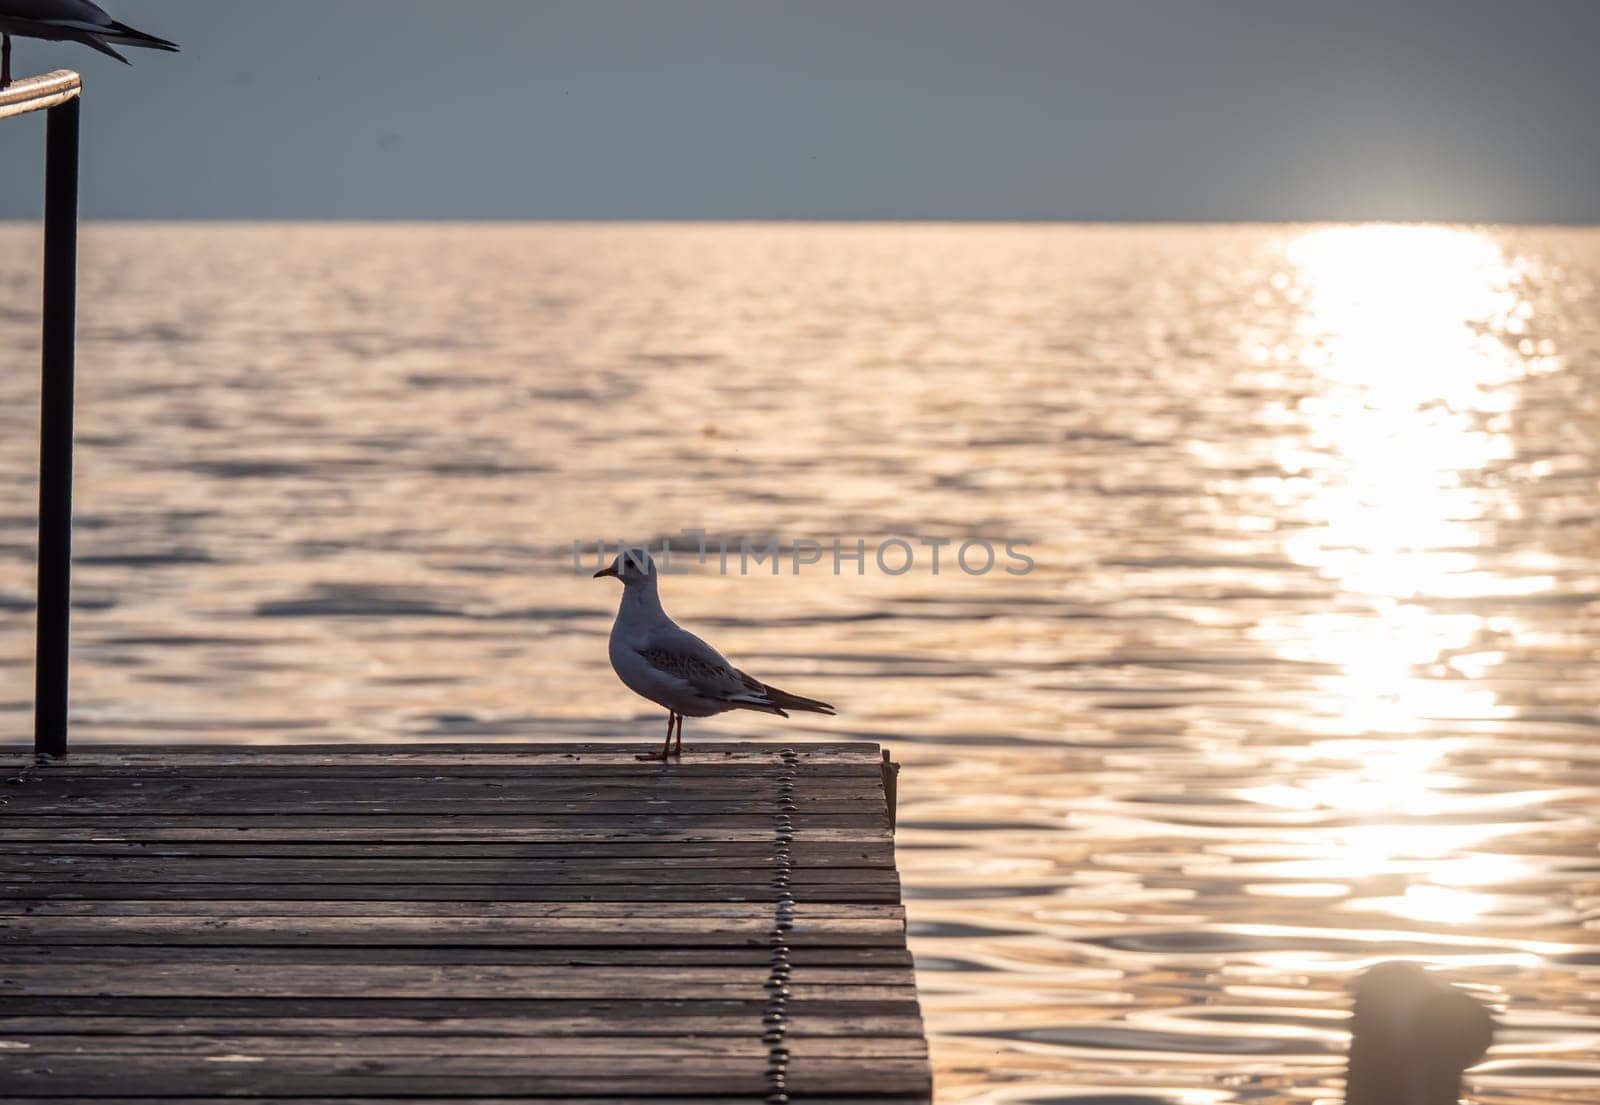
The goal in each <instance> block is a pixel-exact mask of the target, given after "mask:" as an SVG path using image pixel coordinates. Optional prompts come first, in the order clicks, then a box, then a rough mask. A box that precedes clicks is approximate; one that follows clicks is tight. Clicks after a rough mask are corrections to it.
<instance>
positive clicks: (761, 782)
mask: <svg viewBox="0 0 1600 1105" xmlns="http://www.w3.org/2000/svg"><path fill="white" fill-rule="evenodd" d="M780 790H790V791H793V793H794V794H795V795H796V797H797V800H798V799H805V798H812V799H821V798H831V799H840V798H848V799H853V800H857V801H866V800H871V799H873V798H878V797H881V795H882V793H883V786H882V780H881V779H878V780H873V779H860V780H856V779H812V778H808V777H805V776H801V777H798V778H795V779H793V780H785V779H781V778H776V777H774V778H770V779H741V778H738V777H736V776H730V777H727V778H717V779H683V778H679V777H677V776H666V777H664V778H659V779H651V778H636V779H606V778H603V777H601V778H594V777H585V778H581V779H573V780H557V779H548V778H517V777H507V778H500V779H454V778H448V777H444V776H423V777H413V776H406V777H404V778H357V777H352V776H349V775H346V774H345V773H343V772H328V773H327V774H325V775H322V776H319V777H317V778H268V777H263V776H260V775H251V776H244V775H240V776H237V777H232V778H215V779H214V778H204V777H200V776H197V775H192V774H185V775H181V776H175V777H170V778H169V777H161V778H148V777H147V778H143V779H134V778H117V777H110V776H94V777H68V776H61V775H55V774H53V773H52V774H49V775H43V776H39V777H37V778H34V779H30V780H26V781H23V782H20V783H11V784H10V785H7V786H6V787H5V788H4V796H5V798H6V800H7V802H8V803H9V804H11V805H16V804H18V803H21V804H23V805H27V804H28V803H29V802H30V801H31V800H34V799H41V798H47V799H50V800H53V801H65V800H76V799H81V800H89V799H102V798H105V797H108V796H109V797H123V796H127V797H131V798H138V799H142V800H152V801H153V800H159V799H164V798H167V797H170V796H172V795H181V796H183V797H185V798H188V799H196V800H199V799H206V798H215V799H218V800H228V801H231V800H233V799H236V798H239V797H254V796H257V795H263V794H265V795H271V796H274V797H278V798H280V799H282V800H284V801H285V802H290V801H292V802H293V803H294V804H295V807H296V808H299V806H300V804H301V803H302V802H317V801H338V800H344V799H349V798H352V797H355V798H359V799H361V800H362V801H403V800H406V799H421V800H425V801H429V802H444V801H456V802H462V801H470V802H473V803H479V802H489V803H503V802H506V801H512V800H515V801H541V802H555V801H560V800H563V799H573V800H589V801H615V802H651V803H654V804H662V803H665V802H674V801H687V800H696V801H707V802H710V801H722V800H729V799H752V800H753V799H759V800H761V801H766V802H770V801H773V800H775V799H776V798H777V796H778V792H779V791H780ZM223 808H227V807H223Z"/></svg>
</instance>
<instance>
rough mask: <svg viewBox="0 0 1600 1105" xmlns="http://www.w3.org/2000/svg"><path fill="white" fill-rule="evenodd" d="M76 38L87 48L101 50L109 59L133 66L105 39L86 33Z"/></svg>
mask: <svg viewBox="0 0 1600 1105" xmlns="http://www.w3.org/2000/svg"><path fill="white" fill-rule="evenodd" d="M74 37H76V38H77V40H78V41H79V42H81V43H83V44H84V45H85V46H92V47H94V49H96V50H99V51H100V52H101V53H102V54H105V55H106V56H107V57H113V58H116V59H117V60H118V61H120V62H121V63H122V64H123V65H131V64H133V63H132V62H130V61H129V60H128V59H127V58H125V57H123V56H122V55H121V54H119V53H117V52H116V51H115V50H113V49H112V48H111V47H110V46H109V45H108V44H107V43H106V41H105V39H103V38H101V37H100V36H99V35H97V34H93V35H92V34H88V33H84V34H82V35H77V36H74Z"/></svg>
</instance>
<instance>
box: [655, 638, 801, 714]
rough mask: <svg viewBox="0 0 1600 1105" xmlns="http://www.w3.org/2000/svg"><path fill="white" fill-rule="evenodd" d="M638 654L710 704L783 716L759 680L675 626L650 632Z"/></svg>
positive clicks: (657, 669)
mask: <svg viewBox="0 0 1600 1105" xmlns="http://www.w3.org/2000/svg"><path fill="white" fill-rule="evenodd" d="M635 651H637V652H638V653H639V655H640V656H641V657H642V658H643V659H644V661H645V663H647V664H649V665H650V666H651V667H652V668H654V669H655V670H656V671H657V672H660V673H661V674H663V675H666V676H670V677H672V678H674V679H677V680H680V681H681V682H682V683H683V684H684V686H685V687H687V688H688V689H689V690H690V691H691V692H692V693H693V694H695V695H696V696H698V697H700V698H703V699H706V700H707V701H709V702H721V703H725V704H726V705H727V706H728V707H729V708H730V709H735V708H742V709H746V710H762V711H765V712H766V713H771V714H781V713H783V711H782V710H781V709H780V708H779V707H778V705H777V703H775V702H774V701H773V700H772V696H771V695H770V694H768V693H767V688H766V687H765V686H764V685H763V684H762V683H761V681H760V680H759V679H754V678H752V677H750V676H748V675H746V674H745V673H744V672H742V671H740V670H739V669H738V668H736V667H734V666H733V665H732V664H730V663H728V661H727V660H725V659H723V657H722V654H721V653H720V652H718V651H717V650H716V649H714V648H712V647H711V646H710V645H708V644H706V643H705V642H704V641H702V640H701V639H700V638H699V637H696V636H695V635H694V634H693V633H690V632H688V631H687V630H685V629H680V628H679V627H678V626H676V625H666V626H662V627H660V628H658V629H653V630H651V631H650V633H649V634H647V635H646V637H645V639H644V641H643V642H641V643H640V645H639V646H638V647H637V648H636V649H635Z"/></svg>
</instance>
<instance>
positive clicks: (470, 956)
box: [0, 939, 912, 1015]
mask: <svg viewBox="0 0 1600 1105" xmlns="http://www.w3.org/2000/svg"><path fill="white" fill-rule="evenodd" d="M173 947H182V948H183V949H184V951H183V959H184V962H185V963H197V964H199V963H203V964H210V965H225V964H232V965H235V966H239V965H256V964H262V963H298V964H301V965H310V964H332V965H343V964H347V963H387V964H390V965H397V964H401V963H426V964H430V965H436V966H444V965H454V966H460V965H464V964H475V965H479V966H519V965H520V966H529V967H531V966H555V965H560V966H577V967H585V966H595V967H604V966H610V967H616V966H637V967H648V966H680V967H695V966H700V967H717V966H727V967H732V966H757V967H762V968H765V967H768V966H769V965H770V964H771V961H772V952H771V948H770V947H769V946H768V943H767V941H765V940H753V939H752V940H745V941H744V942H743V943H732V942H729V943H722V944H718V943H715V942H714V941H710V942H708V941H696V942H695V943H693V944H682V945H671V944H662V943H660V942H647V941H639V940H634V941H629V942H627V943H623V944H617V945H613V946H596V945H592V944H585V945H574V944H556V945H553V946H550V945H546V946H537V945H535V946H512V945H507V944H485V945H483V946H478V947H466V948H463V947H454V946H445V945H438V944H400V945H394V944H378V945H370V944H369V945H364V946H363V945H353V944H350V943H337V944H334V943H330V944H312V945H307V944H303V943H295V944H282V945H267V946H259V945H253V944H220V945H209V944H177V945H173V944H154V943H150V944H123V943H118V944H99V943H95V944H89V943H75V944H50V943H44V942H42V941H41V942H37V943H29V944H22V943H15V944H13V943H6V944H0V966H3V965H5V964H6V963H8V962H12V963H14V962H23V961H26V962H30V963H45V962H49V963H54V964H56V965H57V968H58V969H59V970H72V969H74V965H75V964H78V963H112V964H122V963H170V962H171V961H172V958H173V952H172V951H171V950H170V949H171V948H173ZM787 947H788V949H789V961H790V962H791V963H792V964H793V965H794V966H795V967H910V966H911V965H912V960H911V953H910V952H909V951H907V950H906V949H904V948H902V947H898V946H896V945H894V944H887V943H886V944H831V943H819V944H812V943H809V942H806V943H799V944H790V945H787ZM0 1015H3V1013H0Z"/></svg>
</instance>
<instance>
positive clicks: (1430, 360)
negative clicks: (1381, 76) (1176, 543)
mask: <svg viewBox="0 0 1600 1105" xmlns="http://www.w3.org/2000/svg"><path fill="white" fill-rule="evenodd" d="M1284 257H1285V260H1286V261H1287V264H1288V269H1289V271H1288V272H1287V273H1284V274H1280V277H1279V281H1278V286H1279V287H1280V290H1286V291H1287V292H1288V293H1289V300H1290V302H1291V303H1292V304H1294V306H1295V308H1296V310H1297V315H1296V319H1295V324H1294V327H1293V332H1294V340H1293V341H1292V342H1290V343H1289V345H1288V347H1287V350H1286V349H1285V347H1284V346H1283V345H1282V344H1280V345H1278V346H1276V347H1274V348H1273V349H1271V350H1267V349H1262V350H1258V351H1257V359H1258V360H1261V359H1285V358H1286V357H1287V359H1289V360H1291V361H1293V362H1294V363H1296V364H1297V365H1298V367H1299V369H1300V370H1301V371H1302V372H1304V373H1305V374H1306V378H1307V379H1308V381H1309V386H1308V394H1307V395H1306V396H1305V397H1304V398H1303V399H1302V400H1301V402H1300V404H1299V410H1300V413H1301V415H1302V417H1303V419H1304V427H1305V429H1304V432H1303V434H1302V435H1301V436H1300V437H1298V438H1297V439H1293V440H1286V441H1285V442H1284V444H1283V450H1282V453H1281V455H1280V458H1279V460H1280V464H1281V465H1282V467H1283V468H1284V469H1285V470H1286V471H1288V472H1290V473H1291V474H1293V475H1294V477H1295V479H1296V482H1297V484H1298V485H1300V486H1303V487H1304V488H1306V489H1307V493H1306V494H1305V496H1304V499H1303V501H1302V503H1301V504H1300V505H1301V513H1302V516H1303V519H1304V522H1305V526H1304V528H1303V529H1300V530H1298V531H1296V532H1293V533H1291V535H1290V536H1288V538H1287V539H1286V541H1285V549H1286V553H1287V555H1288V556H1289V557H1290V558H1291V559H1292V560H1293V561H1294V562H1296V563H1298V564H1301V565H1304V566H1306V567H1309V568H1311V569H1313V570H1315V571H1316V572H1317V573H1318V574H1319V575H1321V576H1322V577H1323V578H1325V579H1327V580H1329V581H1330V582H1332V583H1334V584H1335V585H1336V587H1337V589H1338V596H1339V597H1338V599H1337V600H1336V601H1335V602H1334V603H1332V604H1331V606H1330V608H1328V609H1324V610H1320V611H1316V612H1310V613H1304V614H1300V615H1298V616H1296V617H1294V618H1292V619H1286V620H1284V621H1281V622H1279V623H1277V624H1273V623H1270V622H1269V623H1268V624H1266V625H1265V626H1263V629H1262V632H1263V635H1265V636H1268V637H1270V638H1273V639H1274V644H1275V647H1276V648H1277V649H1278V651H1279V654H1280V655H1283V656H1285V657H1286V658H1291V659H1295V660H1297V661H1300V662H1304V663H1307V664H1313V665H1320V666H1321V667H1322V668H1323V670H1324V671H1325V672H1326V674H1323V675H1320V676H1318V677H1317V678H1316V680H1315V685H1316V689H1317V697H1318V700H1317V701H1316V702H1315V703H1314V706H1313V710H1314V712H1315V713H1316V714H1317V715H1319V716H1320V717H1321V718H1322V719H1323V721H1324V722H1325V724H1326V728H1327V729H1328V731H1329V732H1330V734H1338V735H1339V736H1338V737H1337V738H1335V739H1332V740H1329V741H1325V742H1322V743H1321V744H1319V745H1316V746H1313V747H1312V748H1310V749H1306V750H1305V752H1306V755H1307V756H1308V757H1310V758H1311V759H1312V760H1325V759H1339V758H1341V757H1344V758H1345V762H1346V764H1347V765H1350V766H1349V767H1348V769H1339V770H1331V771H1330V770H1326V767H1327V765H1326V764H1322V765H1321V768H1322V769H1321V770H1318V771H1315V772H1311V771H1307V772H1304V773H1299V774H1297V775H1296V776H1294V777H1293V778H1292V780H1290V781H1286V782H1284V783H1282V784H1273V785H1268V786H1264V787H1259V788H1256V789H1254V790H1253V791H1250V792H1247V796H1248V797H1250V798H1252V800H1256V801H1263V802H1266V803H1268V804H1273V805H1278V806H1283V807H1288V808H1304V809H1318V810H1326V811H1331V812H1333V813H1336V814H1343V815H1347V816H1351V817H1355V818H1357V819H1359V821H1360V823H1359V824H1356V825H1344V826H1341V827H1337V828H1333V827H1330V829H1329V830H1328V836H1327V839H1326V844H1327V847H1326V848H1321V849H1318V851H1319V852H1320V855H1319V856H1318V858H1317V859H1316V860H1315V861H1313V862H1311V863H1307V864H1303V865H1301V866H1302V867H1303V868H1304V870H1303V871H1302V873H1303V874H1304V875H1305V876H1306V877H1319V878H1327V879H1341V880H1360V879H1364V878H1371V877H1378V876H1383V875H1398V876H1403V877H1406V878H1411V879H1419V880H1424V884H1423V885H1413V886H1410V887H1409V888H1407V889H1405V890H1403V891H1402V892H1401V894H1400V895H1399V896H1398V897H1394V898H1390V899H1386V901H1387V902H1388V905H1387V906H1386V907H1385V911H1386V912H1389V913H1391V914H1393V915H1397V916H1401V917H1405V918H1408V919H1413V920H1428V921H1440V922H1460V921H1466V920H1470V919H1472V918H1474V917H1477V916H1480V915H1482V914H1483V913H1484V912H1486V911H1488V910H1489V909H1491V908H1492V906H1493V904H1494V901H1493V899H1492V898H1491V897H1489V896H1486V895H1480V894H1474V893H1472V892H1470V891H1465V890H1461V889H1458V887H1460V886H1463V885H1467V886H1470V885H1473V884H1475V883H1486V882H1489V881H1492V879H1491V878H1490V877H1489V876H1490V875H1493V876H1495V877H1498V876H1500V875H1502V874H1504V873H1505V872H1504V871H1502V870H1500V867H1499V866H1496V867H1495V870H1494V871H1493V872H1490V871H1489V870H1488V869H1485V870H1482V871H1479V870H1477V868H1476V866H1475V865H1477V864H1479V863H1484V864H1491V865H1495V864H1501V861H1502V859H1503V857H1492V856H1481V857H1480V856H1473V855H1470V854H1468V855H1465V856H1463V854H1462V852H1463V850H1464V849H1470V848H1472V847H1474V846H1475V845H1481V844H1482V843H1483V842H1484V841H1485V839H1487V838H1488V837H1492V836H1493V835H1495V833H1496V829H1495V828H1494V827H1493V826H1492V825H1491V826H1488V827H1480V826H1472V825H1449V826H1439V825H1416V824H1407V823H1406V822H1408V821H1411V820H1413V819H1421V818H1427V817H1432V816H1437V815H1440V814H1442V813H1448V812H1450V810H1451V809H1452V807H1453V806H1455V805H1457V804H1458V800H1457V799H1455V798H1454V797H1453V796H1452V794H1451V791H1452V787H1453V786H1454V785H1456V784H1457V783H1458V780H1456V779H1454V778H1453V777H1452V776H1451V774H1450V772H1449V771H1448V770H1447V768H1446V767H1445V766H1444V763H1443V761H1444V758H1445V756H1446V754H1447V752H1448V751H1449V749H1450V747H1451V742H1450V741H1449V740H1448V739H1445V738H1441V737H1440V736H1437V735H1432V736H1427V735H1422V734H1425V733H1428V732H1430V731H1431V730H1435V729H1436V728H1437V726H1438V724H1439V723H1440V722H1444V721H1451V720H1457V721H1461V720H1481V719H1495V718H1503V717H1506V716H1509V710H1508V709H1507V707H1505V706H1504V705H1503V704H1502V703H1500V702H1499V700H1498V698H1497V696H1496V694H1495V692H1494V690H1493V689H1492V686H1491V685H1489V684H1486V683H1485V682H1484V681H1483V680H1484V677H1485V676H1486V675H1488V674H1489V673H1490V672H1492V670H1493V668H1494V666H1495V665H1496V663H1497V662H1498V660H1499V658H1500V657H1502V656H1503V655H1504V649H1503V648H1500V647H1497V646H1499V645H1500V644H1503V643H1504V642H1505V641H1506V640H1507V639H1508V638H1509V636H1510V635H1511V634H1513V633H1514V632H1515V628H1516V627H1515V626H1514V625H1512V624H1509V623H1508V621H1507V619H1504V618H1495V619H1489V618H1487V617H1485V616H1483V615H1481V614H1479V613H1476V612H1474V611H1473V609H1472V600H1473V599H1478V598H1483V597H1486V596H1490V595H1508V594H1527V593H1532V592H1536V591H1538V590H1542V589H1546V588H1548V587H1550V586H1551V582H1550V581H1549V580H1548V579H1543V578H1541V577H1538V576H1532V577H1519V578H1512V577H1509V576H1501V575H1498V574H1497V573H1495V572H1494V571H1493V570H1492V569H1491V568H1490V567H1489V566H1487V565H1486V564H1485V563H1484V562H1483V561H1482V560H1481V559H1480V556H1479V555H1478V551H1477V550H1478V549H1479V548H1480V547H1481V546H1482V545H1483V544H1484V543H1485V540H1486V529H1487V527H1488V526H1490V525H1492V523H1493V520H1494V519H1495V517H1496V516H1497V511H1501V510H1503V509H1504V505H1503V504H1502V503H1500V502H1497V501H1496V500H1495V499H1494V497H1493V496H1494V494H1495V492H1494V489H1493V488H1492V486H1490V482H1489V481H1487V480H1486V479H1485V478H1484V476H1485V472H1486V470H1488V469H1490V468H1491V467H1492V466H1493V465H1495V464H1496V463H1498V462H1501V461H1503V460H1505V459H1507V458H1509V457H1511V456H1512V455H1513V453H1514V448H1513V444H1512V441H1511V439H1510V436H1509V434H1508V433H1507V426H1508V418H1509V414H1510V412H1512V411H1514V410H1515V408H1516V405H1517V402H1518V387H1517V385H1518V383H1519V382H1520V381H1522V380H1524V379H1525V378H1527V377H1528V376H1529V375H1530V374H1531V373H1534V372H1538V371H1541V370H1545V369H1547V368H1548V367H1550V366H1549V365H1548V364H1547V363H1546V362H1544V361H1541V359H1540V357H1538V356H1534V357H1529V356H1528V355H1527V346H1526V345H1525V343H1521V342H1519V337H1520V336H1521V335H1523V334H1525V333H1526V332H1527V327H1528V320H1529V318H1530V315H1531V311H1530V308H1529V306H1528V304H1527V303H1526V302H1525V301H1523V300H1522V299H1521V298H1520V297H1519V295H1518V292H1517V272H1516V266H1515V263H1514V262H1513V261H1511V260H1509V259H1508V258H1507V256H1506V254H1505V251H1504V249H1503V247H1502V245H1501V244H1499V243H1498V242H1496V241H1495V240H1493V239H1492V238H1490V237H1488V236H1486V235H1483V234H1479V233H1476V232H1474V231H1471V230H1466V229H1455V228H1446V227H1406V226H1368V227H1338V228H1327V229H1319V230H1316V231H1312V232H1308V233H1306V234H1303V235H1301V236H1299V237H1297V238H1294V239H1293V240H1291V241H1290V242H1288V243H1287V244H1286V246H1285V249H1284ZM1537 352H1538V350H1537V349H1535V353H1537ZM1350 737H1358V738H1363V739H1359V740H1356V741H1351V740H1349V739H1348V738H1350ZM1352 744H1360V745H1362V746H1363V747H1361V748H1360V749H1359V750H1354V749H1352V748H1350V747H1349V746H1350V745H1352ZM1419 861H1420V862H1419ZM1501 865H1503V864H1501ZM1313 868H1314V869H1315V870H1314V871H1313V870H1312V869H1313Z"/></svg>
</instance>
